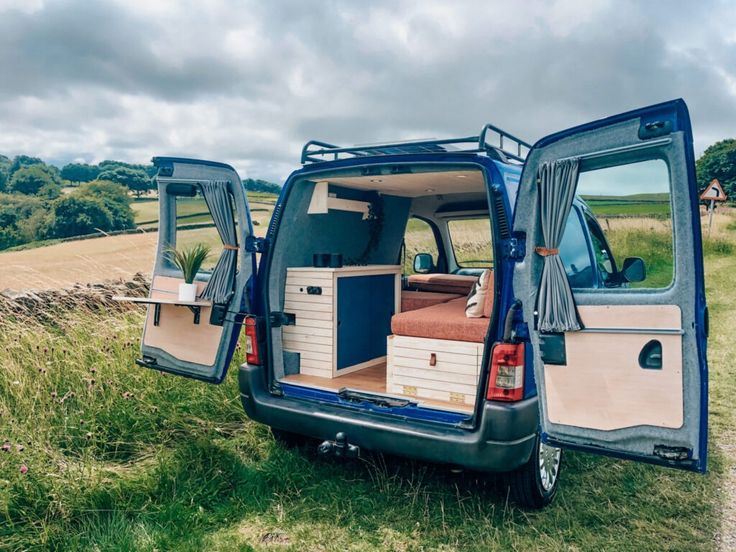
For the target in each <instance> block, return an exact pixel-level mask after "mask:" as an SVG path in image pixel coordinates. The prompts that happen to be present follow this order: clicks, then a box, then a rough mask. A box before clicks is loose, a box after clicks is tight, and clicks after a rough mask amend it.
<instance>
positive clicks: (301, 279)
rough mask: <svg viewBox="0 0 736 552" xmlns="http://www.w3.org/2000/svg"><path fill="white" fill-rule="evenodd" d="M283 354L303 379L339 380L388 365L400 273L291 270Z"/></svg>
mask: <svg viewBox="0 0 736 552" xmlns="http://www.w3.org/2000/svg"><path fill="white" fill-rule="evenodd" d="M285 291H286V293H285V301H284V312H285V313H290V314H293V315H294V317H295V324H294V325H293V326H284V327H283V338H284V350H285V351H288V352H293V353H298V354H299V371H300V373H302V374H305V375H312V376H320V377H326V378H334V377H338V376H340V375H341V374H346V373H349V372H352V371H355V370H359V369H361V368H365V367H367V366H372V365H374V364H376V363H379V362H384V361H385V360H386V338H387V336H388V335H390V334H391V317H392V316H393V315H394V314H395V313H397V312H398V311H399V306H400V303H399V301H400V297H401V267H400V266H398V265H380V266H378V265H369V266H350V267H341V268H314V267H291V268H287V273H286V290H285Z"/></svg>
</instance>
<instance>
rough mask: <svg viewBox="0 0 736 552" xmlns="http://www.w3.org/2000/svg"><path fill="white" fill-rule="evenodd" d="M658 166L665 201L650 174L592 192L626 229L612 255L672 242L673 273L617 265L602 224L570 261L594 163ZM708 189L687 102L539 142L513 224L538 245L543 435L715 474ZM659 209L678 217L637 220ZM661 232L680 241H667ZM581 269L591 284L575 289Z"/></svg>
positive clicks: (533, 323)
mask: <svg viewBox="0 0 736 552" xmlns="http://www.w3.org/2000/svg"><path fill="white" fill-rule="evenodd" d="M651 166H655V167H657V166H658V167H660V168H661V173H662V174H663V175H664V181H665V182H667V181H669V196H666V197H667V200H665V201H662V200H661V197H662V196H663V194H648V195H646V196H642V195H641V192H642V191H645V190H642V189H639V190H637V189H636V186H635V185H634V183H635V182H642V183H646V182H651V179H650V178H649V175H650V173H649V172H646V171H641V174H640V175H639V176H640V177H641V178H640V179H639V180H638V181H635V180H627V179H624V180H621V179H618V180H616V181H615V182H614V181H612V180H610V179H608V180H605V179H599V181H598V185H599V187H598V189H597V190H595V194H596V195H595V196H590V195H587V196H585V195H583V198H582V199H583V200H587V201H588V203H589V205H590V206H591V207H592V212H593V213H595V212H596V209H598V213H599V214H598V215H597V217H598V219H599V220H600V219H602V218H603V217H606V220H605V224H602V225H601V226H603V227H606V225H608V226H610V227H614V228H618V229H620V231H619V233H618V234H616V236H617V240H615V241H611V244H612V245H611V247H612V248H613V252H612V255H613V256H615V255H616V246H617V243H618V244H619V245H618V247H619V249H626V248H628V250H629V251H632V250H633V251H637V248H640V249H642V250H643V249H645V248H646V247H647V246H648V244H649V245H651V244H653V243H660V242H661V244H662V248H663V249H666V250H669V251H671V261H669V262H670V266H669V267H667V271H666V272H665V273H663V272H662V267H661V266H659V267H657V266H655V265H654V263H650V264H649V266H647V267H646V268H647V269H650V270H651V271H652V274H651V278H650V280H646V279H645V278H646V277H647V275H646V273H645V271H644V267H643V264H642V263H641V262H640V261H641V259H639V260H636V259H635V258H633V257H631V258H629V259H626V260H625V261H623V260H622V259H620V258H619V259H618V263H616V261H615V260H614V258H613V256H612V255H611V252H610V251H608V249H609V246H608V245H607V243H606V242H605V240H602V239H601V238H600V236H595V235H593V234H594V232H592V230H591V232H589V233H588V235H587V236H586V235H583V237H582V238H581V239H583V240H587V242H588V243H589V247H590V255H589V256H586V255H585V254H584V255H581V256H580V259H573V260H569V259H568V260H566V259H565V252H564V251H563V249H564V240H562V235H563V233H564V232H565V230H564V227H565V223H566V220H567V213H573V215H575V212H576V211H579V209H578V208H575V207H573V208H572V209H570V206H571V205H572V203H573V201H574V198H575V196H576V191H577V194H584V193H585V192H582V191H580V189H579V188H582V187H583V186H582V184H583V182H584V181H586V182H587V181H590V180H591V178H592V176H595V174H594V173H595V172H596V171H598V172H599V174H600V173H602V172H603V171H607V173H606V174H608V173H611V174H612V173H613V172H616V171H613V172H612V169H617V170H618V173H617V174H632V172H631V168H632V167H633V168H637V167H641V168H646V169H647V171H648V170H649V168H650V167H651ZM619 169H620V170H619ZM652 174H653V173H652ZM637 185H638V184H637ZM624 189H625V190H624ZM697 192H698V191H697V188H696V181H695V167H694V155H693V146H692V131H691V127H690V119H689V115H688V111H687V107H686V105H685V103H684V102H683V101H682V100H675V101H671V102H667V103H664V104H659V105H655V106H651V107H648V108H643V109H638V110H635V111H632V112H629V113H624V114H622V115H617V116H614V117H610V118H608V119H604V120H600V121H595V122H592V123H588V124H585V125H582V126H579V127H576V128H573V129H570V130H566V131H562V132H559V133H556V134H553V135H551V136H547V137H546V138H543V139H541V140H540V141H539V142H537V144H536V145H535V146H534V147H533V148H532V150H531V152H530V154H529V156H528V157H527V161H526V164H525V166H524V170H523V173H522V179H521V186H520V191H519V195H518V199H517V202H516V213H515V219H514V225H513V228H514V234H515V236H516V237H517V238H518V239H525V240H526V247H525V257H524V259H523V261H521V262H519V263H517V265H516V267H515V272H514V279H513V282H514V290H515V293H516V296H517V298H519V299H520V300H521V301H522V302H523V309H524V318H525V322H526V324H527V325H528V329H529V335H530V339H531V343H532V345H533V350H534V352H533V364H534V375H535V378H536V383H537V387H538V393H539V405H540V420H541V431H542V439H543V440H544V441H545V442H547V443H551V444H554V445H558V446H563V447H569V448H576V449H582V450H586V451H589V452H594V453H599V454H604V455H611V456H618V457H623V458H630V459H635V460H640V461H644V462H650V463H655V464H662V465H666V466H671V467H676V468H682V469H687V470H692V471H701V472H702V471H705V468H706V454H707V402H708V399H707V381H708V372H707V364H706V339H707V335H706V332H707V309H706V303H705V289H704V282H703V259H702V247H701V231H700V213H699V206H698V193H697ZM588 193H590V192H588ZM624 193H625V194H628V195H626V196H624V195H622V194H624ZM613 196H616V197H613ZM626 202H629V203H626ZM637 202H638V203H637ZM658 202H659V203H658ZM633 203H637V204H638V207H636V208H634V207H630V208H629V211H630V212H631V213H632V215H631V219H627V220H618V219H612V218H611V219H609V218H608V215H605V214H603V213H606V212H607V211H606V210H607V209H608V210H610V209H611V208H612V206H613V205H614V204H626V205H633ZM596 206H598V207H596ZM655 208H656V209H660V210H661V211H663V212H667V214H668V216H670V215H671V221H668V220H662V219H658V218H657V216H656V215H651V216H650V217H649V218H647V219H646V223H645V224H639V223H638V222H636V220H635V219H636V217H637V216H640V215H637V214H636V213H637V212H641V211H643V210H646V211H647V212H649V211H652V210H655ZM565 209H567V212H566V211H565ZM575 216H578V215H575ZM581 220H582V219H581ZM593 222H595V221H593ZM583 224H584V222H583ZM640 226H641V228H639V227H640ZM588 227H589V228H593V229H595V228H597V227H598V225H597V224H593V223H591V224H590V225H589V226H588ZM636 228H639V230H638V233H632V234H628V235H626V232H634V231H635V230H636ZM662 228H664V230H662V232H667V236H669V235H670V234H671V236H672V238H671V242H670V238H669V237H667V239H665V240H662V239H661V235H660V234H658V232H660V230H658V229H662ZM627 229H628V230H627ZM658 236H659V238H658ZM655 239H660V242H655ZM560 242H563V243H562V249H558V247H560ZM622 244H623V245H622ZM650 250H651V248H650ZM657 258H658V259H659V257H657ZM622 261H623V262H622ZM546 265H549V266H546ZM583 269H585V270H590V271H592V272H591V274H592V275H591V276H590V277H588V276H587V275H586V272H585V271H584V270H583ZM655 270H657V271H659V272H658V273H657V274H654V272H655ZM573 275H575V276H579V278H578V280H580V281H585V280H589V281H590V282H591V284H590V285H586V284H577V283H574V280H575V278H573V277H572V276H573ZM670 275H671V278H670ZM655 276H656V277H657V278H660V279H659V280H657V279H656V278H655ZM642 280H643V281H642ZM595 282H603V283H602V284H596V283H595Z"/></svg>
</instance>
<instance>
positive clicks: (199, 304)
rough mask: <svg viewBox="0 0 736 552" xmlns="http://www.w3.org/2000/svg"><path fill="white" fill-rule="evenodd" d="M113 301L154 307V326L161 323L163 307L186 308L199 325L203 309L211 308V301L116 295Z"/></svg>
mask: <svg viewBox="0 0 736 552" xmlns="http://www.w3.org/2000/svg"><path fill="white" fill-rule="evenodd" d="M112 300H113V301H121V302H127V303H139V304H142V305H153V308H154V310H153V325H154V326H158V324H159V322H160V321H161V305H173V306H174V307H186V308H188V309H189V310H190V311H192V313H194V323H195V324H199V314H200V312H201V310H202V308H203V307H211V306H212V302H211V301H203V300H199V301H179V300H178V299H173V298H168V297H127V296H125V295H115V296H113V298H112Z"/></svg>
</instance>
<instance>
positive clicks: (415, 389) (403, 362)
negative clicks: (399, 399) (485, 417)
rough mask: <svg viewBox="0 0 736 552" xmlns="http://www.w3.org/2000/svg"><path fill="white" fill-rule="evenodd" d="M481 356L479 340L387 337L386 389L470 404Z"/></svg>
mask: <svg viewBox="0 0 736 552" xmlns="http://www.w3.org/2000/svg"><path fill="white" fill-rule="evenodd" d="M482 357H483V344H482V343H468V342H465V341H450V340H443V339H426V338H420V337H406V336H400V335H394V336H390V337H389V338H388V359H387V364H388V365H387V391H388V392H389V393H398V394H401V395H408V396H412V397H417V398H420V399H431V400H440V401H447V402H453V403H457V404H465V405H473V404H475V397H476V395H477V391H478V378H479V375H480V363H481V360H482Z"/></svg>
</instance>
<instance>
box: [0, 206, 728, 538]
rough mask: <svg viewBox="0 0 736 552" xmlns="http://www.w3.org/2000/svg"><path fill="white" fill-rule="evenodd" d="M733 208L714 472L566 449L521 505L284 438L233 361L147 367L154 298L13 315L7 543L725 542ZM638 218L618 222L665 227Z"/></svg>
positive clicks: (397, 465)
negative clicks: (44, 316)
mask: <svg viewBox="0 0 736 552" xmlns="http://www.w3.org/2000/svg"><path fill="white" fill-rule="evenodd" d="M655 222H656V221H655ZM719 222H722V224H719V225H718V227H717V228H716V232H715V239H714V240H713V241H712V242H711V243H714V244H717V245H709V246H708V248H707V249H706V272H707V280H706V281H707V283H708V295H709V304H710V309H711V339H710V349H709V357H710V361H711V364H710V367H711V404H710V409H711V447H710V453H711V463H710V471H709V473H708V474H707V475H706V476H699V475H694V474H686V473H682V472H676V471H672V470H667V469H662V468H656V467H651V466H645V465H640V464H635V463H630V462H624V461H617V460H611V459H604V458H599V457H595V456H591V455H587V454H580V453H569V454H567V455H566V457H565V460H564V466H563V470H564V471H563V474H562V488H561V492H560V495H559V496H558V498H557V501H556V502H555V504H554V505H553V506H552V507H550V508H548V509H547V510H545V511H542V512H524V511H521V510H519V509H517V508H515V507H514V506H513V505H512V504H510V503H509V502H508V501H507V499H506V489H505V487H504V485H503V484H502V483H501V482H500V481H499V480H496V479H494V478H490V477H486V476H482V475H478V474H473V473H463V474H460V475H457V474H452V473H450V472H449V471H448V470H447V469H445V468H443V467H441V466H433V465H428V464H423V463H419V462H411V461H405V460H401V459H397V458H393V457H384V456H381V455H368V456H367V457H365V458H364V459H362V460H356V461H352V462H347V463H341V462H337V461H332V460H325V459H321V458H318V457H317V455H316V452H315V448H314V447H313V446H310V447H305V448H299V449H292V448H287V447H285V446H283V445H281V444H279V443H277V442H275V441H274V440H273V438H272V437H271V435H270V433H269V431H268V429H267V428H265V427H263V426H261V425H259V424H256V423H254V422H252V421H250V420H248V419H247V417H246V416H245V414H244V413H243V410H242V407H241V405H240V403H239V401H238V393H237V382H236V377H235V373H234V372H235V371H234V370H233V373H231V374H229V375H228V377H227V379H226V381H225V382H224V383H223V384H222V385H221V386H209V385H206V384H201V383H197V382H193V381H189V380H185V379H181V378H176V377H174V376H162V375H159V374H157V373H154V372H151V371H148V370H145V369H141V368H138V367H136V366H134V364H133V361H134V358H135V357H136V354H137V349H138V339H139V332H140V328H141V324H142V321H143V317H142V314H141V313H140V312H137V311H132V312H128V313H105V312H99V311H97V312H93V311H86V310H85V311H80V312H77V313H74V312H72V313H69V312H66V313H63V312H60V313H58V315H57V317H56V321H55V324H54V325H53V326H48V325H41V324H39V323H37V322H35V321H34V320H32V319H20V320H17V319H16V320H14V319H12V318H10V317H7V316H5V317H2V318H0V366H3V370H2V371H0V437H1V438H2V439H6V440H7V441H6V444H7V446H6V447H5V448H7V451H5V452H2V451H0V549H3V550H5V549H7V550H32V549H38V550H48V549H51V550H78V549H80V550H147V551H153V550H253V549H255V550H272V549H279V550H281V549H284V550H299V551H301V550H340V551H342V550H377V549H378V550H405V551H413V550H416V551H419V550H443V551H449V550H523V551H528V550H712V549H715V548H716V546H717V545H718V543H719V542H721V543H722V545H723V549H724V550H725V549H729V546H730V544H729V542H730V543H731V544H736V543H733V542H731V541H726V542H725V544H724V543H723V542H722V539H721V537H719V534H720V533H721V531H722V527H721V524H722V516H724V512H726V514H725V518H726V523H725V525H724V529H727V528H728V523H730V522H731V519H732V517H733V516H731V517H729V516H728V515H727V514H728V512H729V511H733V508H734V495H733V488H734V485H735V484H734V481H733V476H732V475H730V474H732V473H733V472H734V470H736V462H735V461H734V460H733V459H732V456H733V455H732V451H733V450H734V449H736V431H734V429H733V428H734V427H735V422H736V415H735V414H734V412H733V409H732V402H733V400H732V397H733V395H734V392H736V367H734V365H733V362H732V359H733V357H734V354H736V348H735V347H734V344H733V339H732V336H731V328H732V327H733V326H734V324H735V323H736V288H734V286H733V285H732V284H733V274H734V272H735V271H736V258H735V257H734V256H733V255H731V254H729V252H730V251H731V250H732V248H733V247H734V245H735V244H736V230H730V229H728V220H727V219H725V218H723V219H719ZM626 224H629V225H630V226H631V225H632V224H634V223H633V222H628V223H626ZM641 224H642V225H643V226H642V227H641V228H636V227H628V228H623V227H620V228H618V229H614V231H616V230H618V231H620V232H623V231H624V230H626V231H627V232H629V233H632V232H638V231H641V232H645V233H648V234H649V235H651V234H653V233H654V234H656V233H658V232H657V228H656V227H652V226H647V225H651V224H654V223H652V222H641ZM106 239H107V238H106ZM640 239H644V236H643V235H642V236H639V237H637V238H632V240H633V242H626V241H622V242H621V243H622V244H623V246H626V244H627V243H636V242H638V241H639V240H640ZM90 241H91V242H94V241H104V240H90ZM108 243H109V242H108ZM656 243H657V241H656V240H655V244H656ZM654 250H655V251H656V246H655V248H654ZM49 308H52V306H51V305H50V306H49ZM239 361H240V352H238V353H237V354H236V361H235V362H239ZM22 471H26V473H22ZM719 539H721V540H720V541H719Z"/></svg>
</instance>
